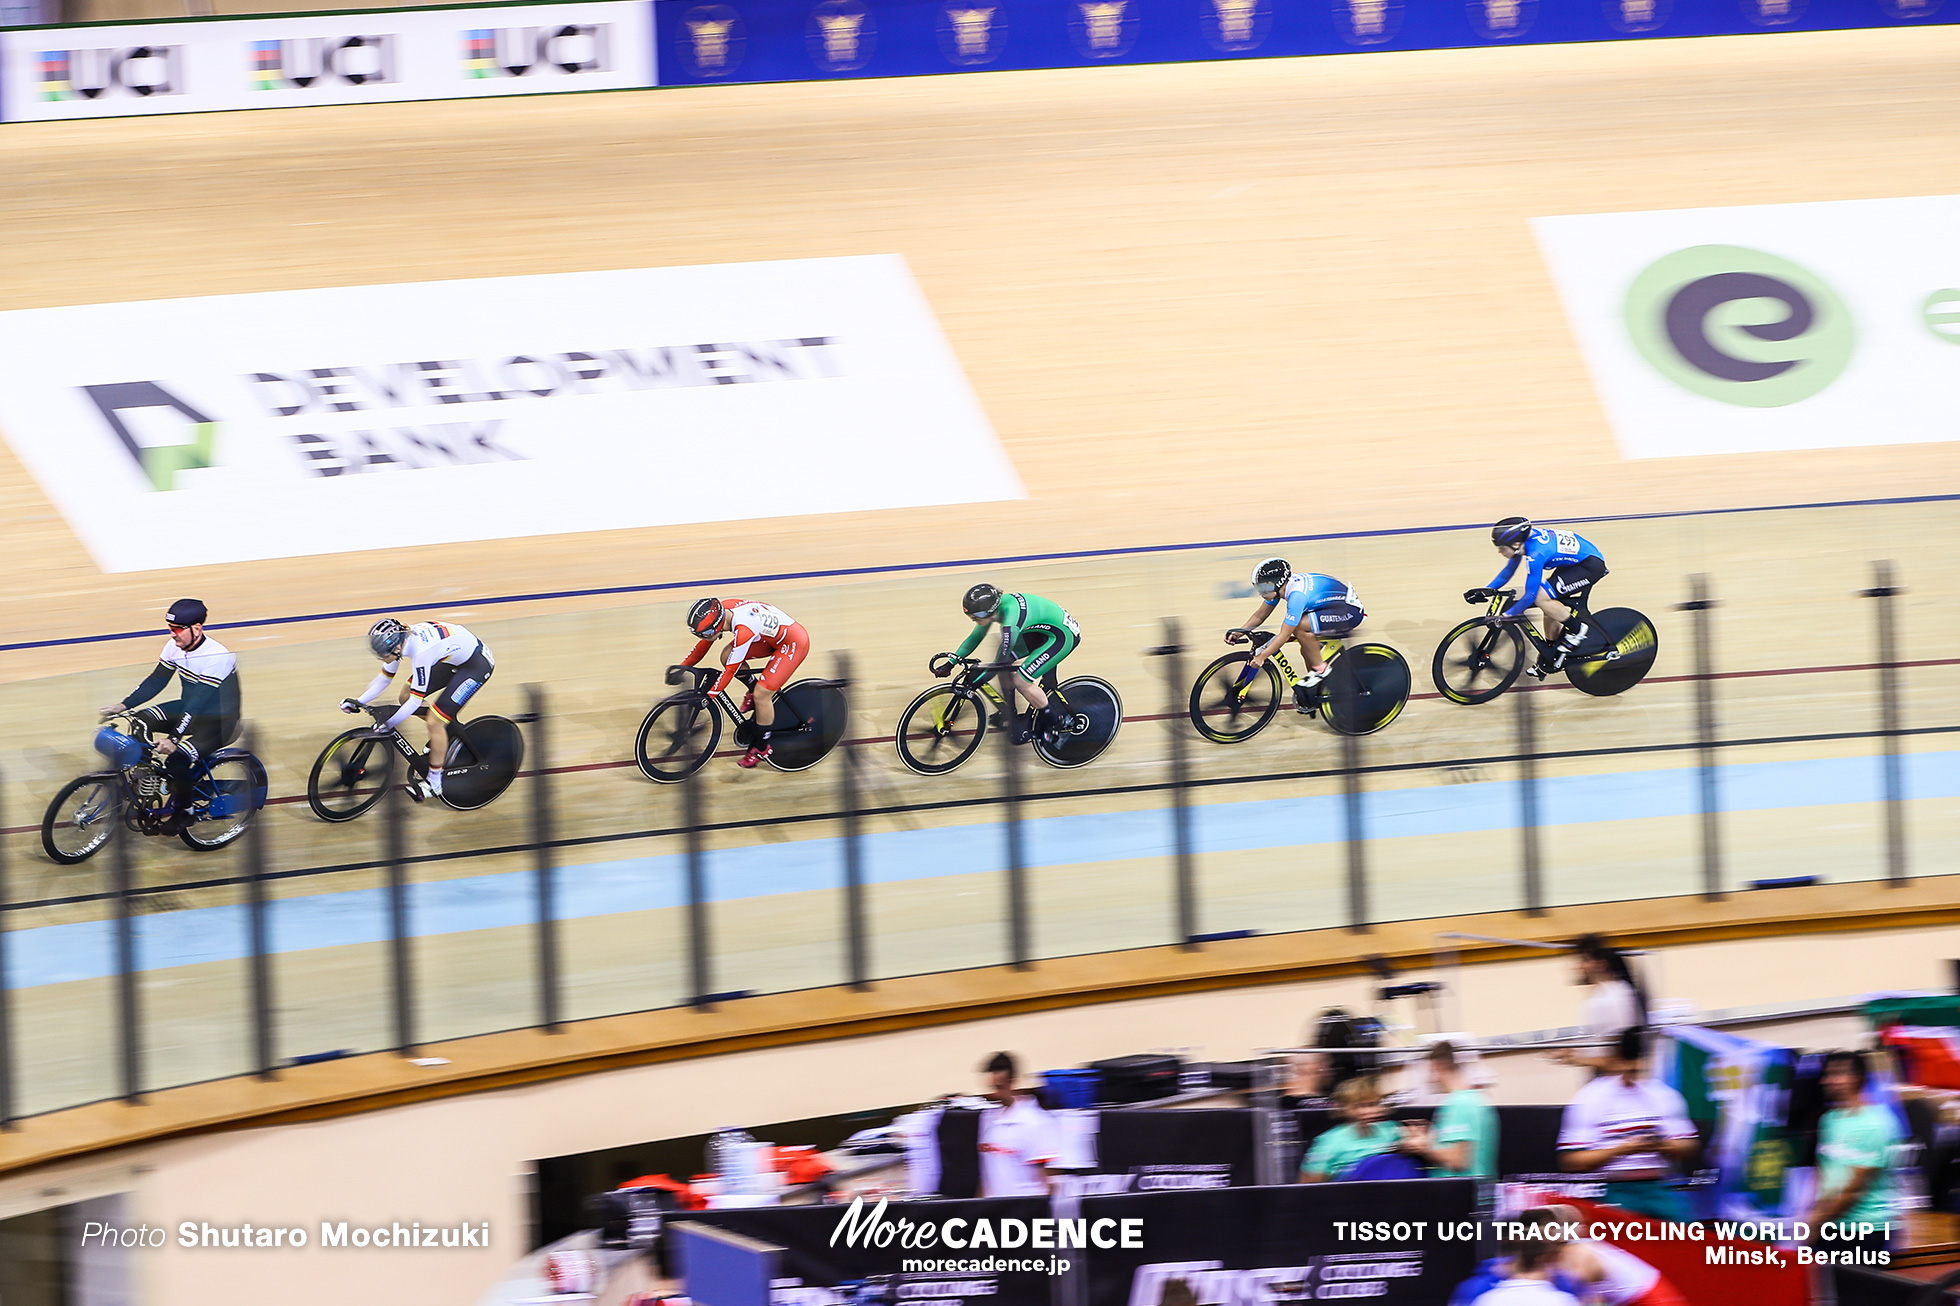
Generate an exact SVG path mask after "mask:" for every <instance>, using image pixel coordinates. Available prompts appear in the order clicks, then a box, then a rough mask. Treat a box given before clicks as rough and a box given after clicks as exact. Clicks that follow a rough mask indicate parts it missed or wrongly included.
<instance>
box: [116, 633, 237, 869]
mask: <svg viewBox="0 0 1960 1306" xmlns="http://www.w3.org/2000/svg"><path fill="white" fill-rule="evenodd" d="M209 615H210V614H209V613H208V612H207V611H206V610H205V607H204V605H203V604H202V603H200V602H198V601H197V600H196V599H178V600H177V601H176V602H175V603H173V604H171V605H170V611H169V612H167V613H165V614H164V624H165V625H166V626H167V627H169V630H170V638H169V639H167V640H165V641H164V645H163V652H162V653H160V654H158V656H157V664H156V668H155V669H154V670H152V671H151V672H150V674H149V675H148V676H146V677H145V678H144V680H143V683H142V684H140V685H138V686H137V687H136V688H135V689H134V690H133V691H131V692H130V694H129V695H128V697H126V698H125V699H124V700H123V701H122V702H120V703H111V704H110V705H109V706H107V707H105V708H103V709H101V711H102V715H103V716H105V717H107V716H114V715H115V714H116V713H118V712H127V711H128V710H129V709H130V708H132V707H136V706H137V705H138V704H142V703H147V702H149V701H150V700H151V699H153V698H155V697H156V696H157V695H158V694H160V693H162V692H163V688H164V686H166V685H168V684H169V683H170V678H171V677H172V676H176V677H177V678H178V686H179V693H178V696H177V697H176V698H173V699H171V700H170V701H169V702H167V703H158V704H157V705H155V706H154V707H146V708H144V709H143V710H142V711H141V712H138V713H137V714H136V715H137V717H138V718H139V719H140V720H141V721H142V722H143V724H144V725H146V726H148V727H149V730H150V734H151V736H152V737H155V736H158V735H161V736H163V738H161V739H159V740H158V741H157V744H156V755H157V756H158V757H159V758H162V759H163V770H164V774H165V775H167V776H168V777H169V778H170V810H169V813H168V815H167V817H166V826H165V828H166V832H167V833H176V832H177V831H178V830H179V829H181V828H182V821H183V816H184V811H185V806H186V805H185V802H184V796H185V790H186V788H187V787H188V786H189V784H190V780H191V773H192V772H193V771H194V770H195V769H196V768H197V763H198V759H199V758H200V757H209V756H210V755H211V754H213V753H215V752H217V751H218V750H219V749H220V748H223V747H224V746H225V745H226V744H228V743H230V742H231V741H232V739H233V738H234V737H235V736H236V735H237V734H238V706H239V693H238V659H237V657H235V656H234V655H233V654H232V651H231V650H230V649H228V648H226V647H225V646H224V645H223V644H220V643H219V642H218V641H217V640H215V639H212V638H211V637H210V636H209V635H206V634H205V633H204V622H205V619H206V618H207V617H208V616H209Z"/></svg>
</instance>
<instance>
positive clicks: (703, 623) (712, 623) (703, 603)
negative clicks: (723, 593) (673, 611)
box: [687, 599, 728, 639]
mask: <svg viewBox="0 0 1960 1306" xmlns="http://www.w3.org/2000/svg"><path fill="white" fill-rule="evenodd" d="M726 615H728V612H727V609H726V608H723V607H722V606H721V600H720V599H696V600H694V606H693V607H691V608H689V609H688V610H687V628H688V629H689V630H691V631H693V632H694V633H695V634H696V635H698V636H700V637H701V638H702V639H706V638H708V636H710V635H712V634H714V633H715V632H717V631H719V630H720V629H721V619H722V618H723V617H724V616H726Z"/></svg>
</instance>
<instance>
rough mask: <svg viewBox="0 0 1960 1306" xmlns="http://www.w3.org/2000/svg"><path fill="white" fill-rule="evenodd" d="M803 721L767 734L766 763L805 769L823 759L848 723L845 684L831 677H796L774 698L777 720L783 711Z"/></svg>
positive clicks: (793, 769) (788, 768)
mask: <svg viewBox="0 0 1960 1306" xmlns="http://www.w3.org/2000/svg"><path fill="white" fill-rule="evenodd" d="M786 712H787V714H788V715H790V716H793V717H795V718H796V719H797V720H798V721H800V722H802V725H800V726H798V727H797V728H796V729H795V730H792V731H787V732H785V731H781V730H778V731H775V732H774V733H772V734H771V735H770V736H769V765H770V766H772V767H774V768H775V769H776V770H778V771H807V770H808V769H809V768H811V767H813V766H815V765H816V764H817V763H819V762H821V761H823V759H824V758H825V757H827V756H828V755H829V753H830V750H831V749H833V748H835V747H837V741H838V740H840V739H842V738H843V737H844V727H845V726H846V725H847V724H849V722H850V719H851V716H850V707H849V705H848V704H847V703H846V702H845V701H844V687H843V686H842V685H840V684H838V683H837V682H836V681H834V680H799V681H797V682H796V683H795V684H793V685H791V686H790V687H789V688H787V689H785V690H784V691H783V692H782V693H781V694H779V695H778V696H777V698H776V720H777V721H779V722H780V721H781V720H782V719H783V716H784V714H785V713H786Z"/></svg>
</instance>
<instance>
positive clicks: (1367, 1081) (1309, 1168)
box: [1300, 1075, 1402, 1184]
mask: <svg viewBox="0 0 1960 1306" xmlns="http://www.w3.org/2000/svg"><path fill="white" fill-rule="evenodd" d="M1334 1106H1335V1109H1336V1110H1338V1111H1339V1112H1340V1113H1341V1115H1342V1117H1343V1118H1344V1119H1345V1120H1346V1121H1347V1123H1346V1124H1341V1125H1335V1126H1334V1127H1333V1128H1332V1129H1330V1130H1328V1131H1327V1132H1326V1133H1324V1134H1322V1135H1321V1136H1320V1137H1318V1138H1316V1139H1314V1140H1313V1146H1312V1147H1310V1148H1308V1149H1307V1156H1306V1159H1305V1160H1303V1161H1301V1162H1300V1182H1301V1183H1303V1184H1318V1183H1325V1182H1326V1181H1327V1180H1329V1179H1339V1178H1340V1177H1341V1175H1342V1173H1343V1172H1344V1171H1346V1170H1348V1169H1350V1168H1351V1167H1353V1166H1354V1165H1355V1164H1356V1163H1357V1162H1361V1161H1365V1160H1367V1159H1368V1158H1369V1157H1371V1156H1379V1155H1381V1154H1382V1153H1383V1152H1394V1151H1399V1150H1401V1148H1402V1131H1401V1129H1400V1128H1398V1127H1397V1126H1396V1124H1395V1122H1394V1121H1392V1120H1389V1119H1387V1118H1386V1117H1387V1114H1388V1111H1387V1108H1386V1107H1385V1106H1384V1105H1383V1104H1382V1094H1381V1089H1379V1088H1378V1087H1376V1085H1375V1078H1374V1076H1372V1075H1357V1076H1355V1077H1354V1078H1353V1079H1349V1080H1345V1081H1343V1082H1342V1084H1341V1086H1340V1087H1339V1088H1337V1089H1335V1090H1334Z"/></svg>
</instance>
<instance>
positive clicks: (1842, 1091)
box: [1807, 1052, 1900, 1251]
mask: <svg viewBox="0 0 1960 1306" xmlns="http://www.w3.org/2000/svg"><path fill="white" fill-rule="evenodd" d="M1870 1078H1871V1070H1870V1068H1869V1067H1867V1066H1866V1065H1865V1058H1864V1056H1863V1055H1862V1054H1861V1053H1857V1052H1833V1053H1831V1054H1830V1055H1829V1056H1827V1057H1825V1058H1824V1067H1823V1074H1822V1075H1821V1077H1820V1079H1819V1083H1820V1085H1821V1086H1822V1087H1823V1090H1824V1100H1825V1101H1826V1102H1828V1103H1829V1104H1830V1109H1829V1110H1827V1111H1825V1112H1824V1118H1823V1119H1822V1120H1820V1121H1819V1122H1818V1124H1817V1200H1816V1202H1815V1203H1814V1204H1813V1205H1812V1206H1811V1208H1810V1214H1809V1216H1808V1217H1807V1223H1809V1224H1810V1226H1811V1227H1812V1228H1813V1229H1816V1230H1818V1231H1819V1235H1820V1237H1821V1233H1822V1227H1823V1226H1824V1225H1826V1224H1834V1225H1837V1226H1839V1227H1840V1228H1844V1227H1845V1226H1852V1225H1860V1224H1866V1225H1871V1226H1872V1227H1873V1228H1874V1229H1876V1230H1878V1232H1877V1233H1874V1234H1871V1235H1870V1236H1869V1237H1867V1238H1864V1239H1860V1238H1859V1237H1858V1236H1857V1233H1856V1231H1855V1230H1854V1229H1846V1230H1845V1235H1844V1236H1843V1237H1840V1238H1835V1239H1831V1240H1828V1241H1820V1242H1818V1243H1817V1245H1818V1246H1820V1247H1833V1248H1839V1249H1844V1248H1851V1247H1857V1246H1866V1247H1868V1248H1869V1249H1870V1250H1872V1251H1882V1250H1884V1248H1885V1246H1886V1232H1885V1230H1886V1226H1887V1225H1889V1224H1892V1223H1894V1222H1896V1221H1897V1219H1898V1214H1897V1211H1896V1210H1895V1208H1894V1205H1893V1199H1892V1176H1891V1169H1892V1149H1893V1148H1894V1147H1896V1146H1897V1145H1898V1144H1899V1141H1900V1136H1899V1121H1898V1118H1897V1117H1896V1116H1894V1115H1893V1114H1892V1112H1891V1111H1890V1110H1889V1109H1888V1108H1886V1107H1885V1106H1883V1105H1881V1104H1879V1103H1877V1102H1872V1101H1869V1100H1867V1099H1866V1097H1865V1086H1866V1084H1867V1083H1868V1082H1869V1081H1870Z"/></svg>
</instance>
